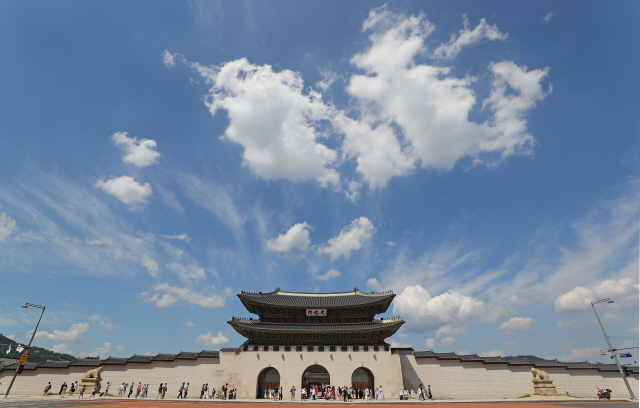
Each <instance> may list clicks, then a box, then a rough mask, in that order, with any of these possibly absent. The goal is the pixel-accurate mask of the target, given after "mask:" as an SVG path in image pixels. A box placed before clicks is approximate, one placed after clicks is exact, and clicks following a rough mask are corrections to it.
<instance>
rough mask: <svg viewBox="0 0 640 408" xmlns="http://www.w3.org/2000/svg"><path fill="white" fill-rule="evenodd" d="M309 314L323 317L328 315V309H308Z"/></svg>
mask: <svg viewBox="0 0 640 408" xmlns="http://www.w3.org/2000/svg"><path fill="white" fill-rule="evenodd" d="M307 316H309V317H323V316H325V317H326V316H327V309H307Z"/></svg>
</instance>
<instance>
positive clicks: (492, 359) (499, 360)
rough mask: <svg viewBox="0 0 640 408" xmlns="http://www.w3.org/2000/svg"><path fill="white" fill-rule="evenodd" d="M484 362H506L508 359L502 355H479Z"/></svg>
mask: <svg viewBox="0 0 640 408" xmlns="http://www.w3.org/2000/svg"><path fill="white" fill-rule="evenodd" d="M481 358H482V361H484V363H485V364H507V363H508V361H507V360H505V359H504V358H502V357H481Z"/></svg>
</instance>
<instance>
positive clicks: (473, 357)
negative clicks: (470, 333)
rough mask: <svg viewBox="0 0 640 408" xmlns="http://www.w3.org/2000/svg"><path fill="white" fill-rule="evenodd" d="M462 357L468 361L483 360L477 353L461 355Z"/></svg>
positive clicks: (461, 358) (461, 359)
mask: <svg viewBox="0 0 640 408" xmlns="http://www.w3.org/2000/svg"><path fill="white" fill-rule="evenodd" d="M459 357H460V361H467V362H472V361H479V362H482V361H483V360H482V357H480V356H479V355H477V354H468V355H466V356H459Z"/></svg>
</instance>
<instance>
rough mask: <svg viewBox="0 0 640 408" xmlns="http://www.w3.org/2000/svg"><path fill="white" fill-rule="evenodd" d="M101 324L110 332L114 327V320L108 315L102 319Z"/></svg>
mask: <svg viewBox="0 0 640 408" xmlns="http://www.w3.org/2000/svg"><path fill="white" fill-rule="evenodd" d="M100 324H101V325H103V326H104V328H105V329H107V331H108V332H110V331H111V329H113V322H112V321H111V319H109V318H108V317H105V318H104V319H102V321H101V322H100Z"/></svg>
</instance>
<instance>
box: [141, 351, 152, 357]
mask: <svg viewBox="0 0 640 408" xmlns="http://www.w3.org/2000/svg"><path fill="white" fill-rule="evenodd" d="M152 355H153V353H152V352H150V351H147V352H146V353H144V354H143V356H152Z"/></svg>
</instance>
